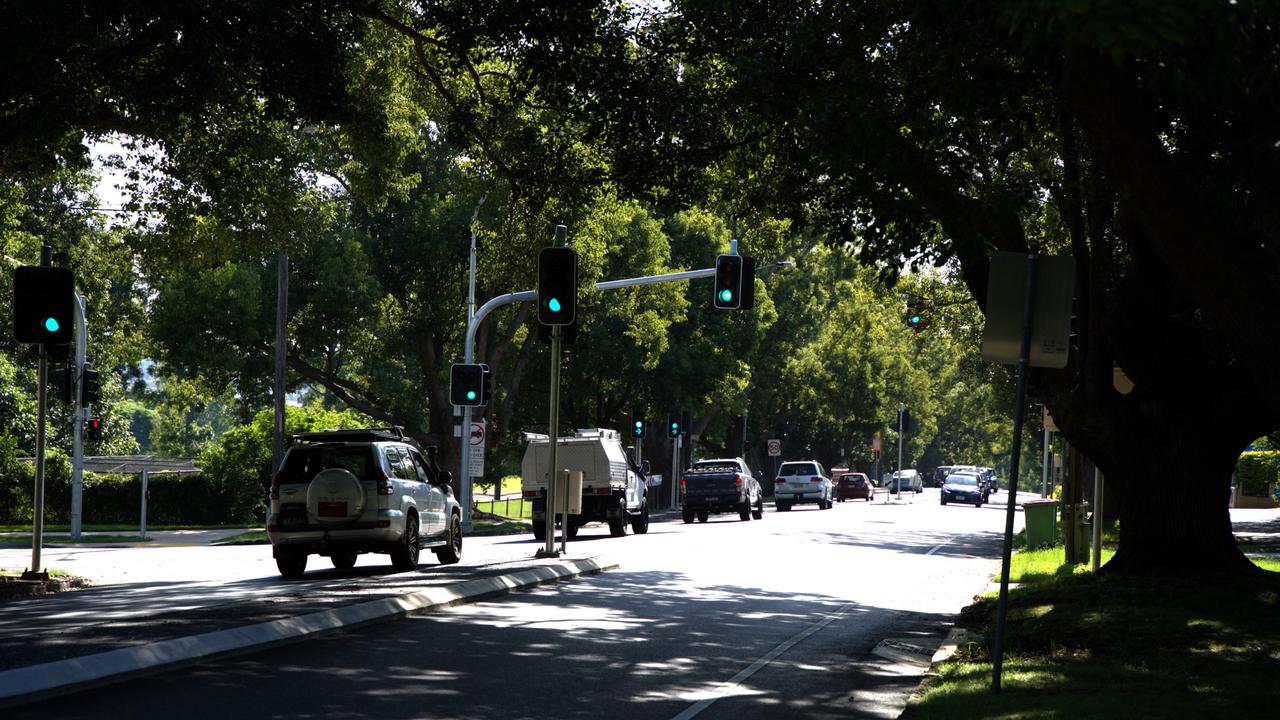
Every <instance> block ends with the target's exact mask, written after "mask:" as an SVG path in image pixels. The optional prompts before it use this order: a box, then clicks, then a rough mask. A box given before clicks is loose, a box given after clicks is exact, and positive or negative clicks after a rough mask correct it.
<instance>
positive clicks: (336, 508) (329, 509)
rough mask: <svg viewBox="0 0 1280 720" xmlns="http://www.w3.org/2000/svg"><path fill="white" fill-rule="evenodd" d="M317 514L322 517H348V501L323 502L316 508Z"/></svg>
mask: <svg viewBox="0 0 1280 720" xmlns="http://www.w3.org/2000/svg"><path fill="white" fill-rule="evenodd" d="M316 514H317V515H319V516H320V517H340V518H341V517H346V516H347V503H346V501H345V500H344V501H343V502H321V503H320V504H319V507H318V508H317V509H316Z"/></svg>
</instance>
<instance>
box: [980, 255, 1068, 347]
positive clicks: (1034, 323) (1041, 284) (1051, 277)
mask: <svg viewBox="0 0 1280 720" xmlns="http://www.w3.org/2000/svg"><path fill="white" fill-rule="evenodd" d="M1027 257H1028V256H1027V254H1026V253H1012V252H1002V253H996V254H994V255H992V256H991V274H990V275H989V276H988V278H987V323H986V327H985V328H984V329H983V332H982V359H983V360H986V361H987V362H995V363H1003V364H1006V365H1017V364H1018V353H1019V350H1020V348H1021V345H1022V326H1023V317H1022V314H1023V306H1024V305H1025V300H1026V292H1027ZM1075 273H1076V265H1075V259H1074V258H1072V257H1071V256H1069V255H1065V256H1045V255H1041V256H1039V257H1038V258H1036V293H1035V307H1034V309H1033V310H1032V313H1031V351H1030V354H1029V357H1028V358H1027V362H1028V364H1029V365H1030V366H1031V367H1047V368H1063V367H1066V365H1067V354H1068V351H1069V349H1070V340H1071V299H1072V298H1073V297H1074V296H1075V282H1076V280H1075V277H1076V275H1075Z"/></svg>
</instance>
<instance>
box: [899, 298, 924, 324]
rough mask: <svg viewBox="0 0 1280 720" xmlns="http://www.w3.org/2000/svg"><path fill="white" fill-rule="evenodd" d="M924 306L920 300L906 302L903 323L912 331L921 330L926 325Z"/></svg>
mask: <svg viewBox="0 0 1280 720" xmlns="http://www.w3.org/2000/svg"><path fill="white" fill-rule="evenodd" d="M924 310H925V306H924V303H923V302H921V301H920V300H908V301H907V313H906V315H904V316H903V322H905V323H906V325H907V327H909V328H911V329H912V330H923V329H924V326H925V325H926V324H928V323H927V322H926V321H925V317H924Z"/></svg>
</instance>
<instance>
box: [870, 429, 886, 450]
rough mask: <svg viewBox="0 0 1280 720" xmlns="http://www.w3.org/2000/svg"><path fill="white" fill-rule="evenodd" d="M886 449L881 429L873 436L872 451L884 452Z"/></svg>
mask: <svg viewBox="0 0 1280 720" xmlns="http://www.w3.org/2000/svg"><path fill="white" fill-rule="evenodd" d="M883 450H884V434H883V433H881V432H880V431H879V430H877V431H876V432H875V434H874V435H872V436H871V452H882V451H883Z"/></svg>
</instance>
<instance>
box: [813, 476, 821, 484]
mask: <svg viewBox="0 0 1280 720" xmlns="http://www.w3.org/2000/svg"><path fill="white" fill-rule="evenodd" d="M812 480H813V482H816V483H820V482H822V477H821V476H819V475H814V476H813V478H812Z"/></svg>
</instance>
